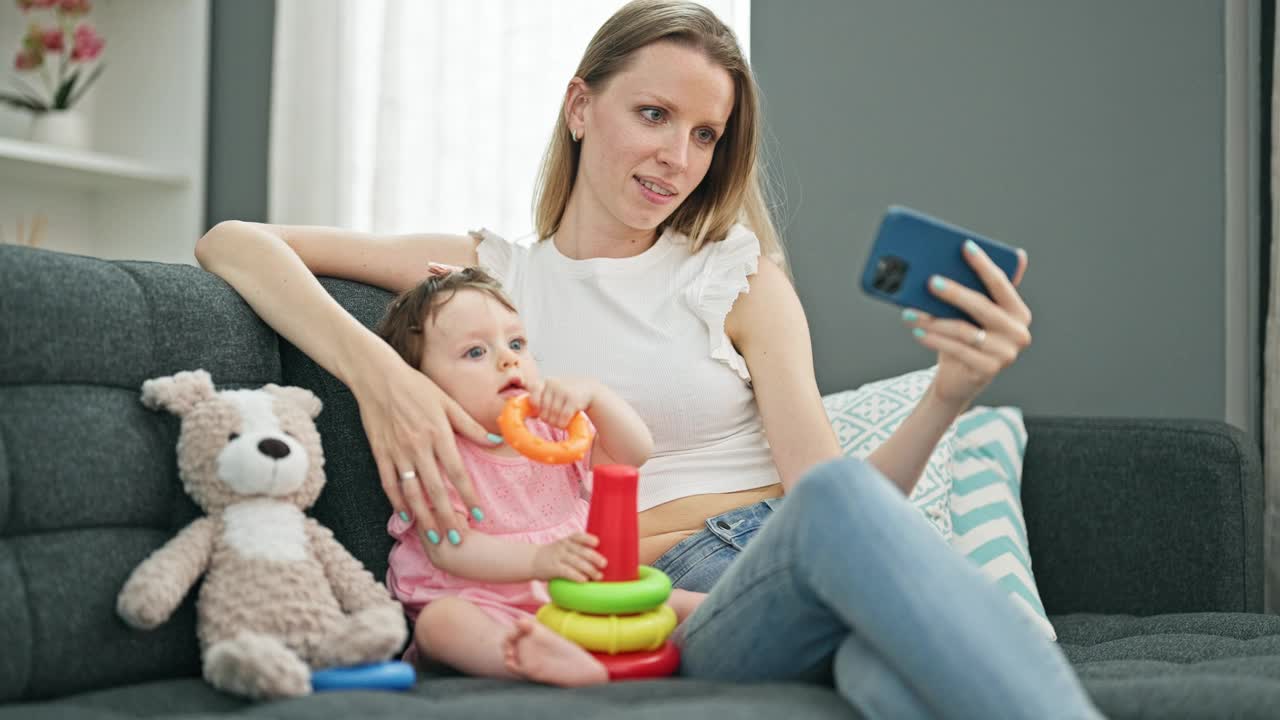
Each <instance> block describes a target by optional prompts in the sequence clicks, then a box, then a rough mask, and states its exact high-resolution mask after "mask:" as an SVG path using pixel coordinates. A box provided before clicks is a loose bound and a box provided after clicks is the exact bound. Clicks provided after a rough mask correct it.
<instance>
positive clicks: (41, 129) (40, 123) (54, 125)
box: [30, 110, 89, 150]
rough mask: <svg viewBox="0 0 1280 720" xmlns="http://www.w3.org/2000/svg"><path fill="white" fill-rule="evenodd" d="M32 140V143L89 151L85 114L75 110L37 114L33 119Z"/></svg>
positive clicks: (87, 126)
mask: <svg viewBox="0 0 1280 720" xmlns="http://www.w3.org/2000/svg"><path fill="white" fill-rule="evenodd" d="M30 139H31V141H32V142H38V143H47V144H49V145H59V146H61V147H68V148H75V149H78V150H87V149H88V148H89V123H88V122H87V118H86V117H85V116H84V115H83V114H81V113H79V112H77V111H75V110H50V111H49V112H43V113H36V114H35V115H34V116H33V117H32V118H31V134H30Z"/></svg>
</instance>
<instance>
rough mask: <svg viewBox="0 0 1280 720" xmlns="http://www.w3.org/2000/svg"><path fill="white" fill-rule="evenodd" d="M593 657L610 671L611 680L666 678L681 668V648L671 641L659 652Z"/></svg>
mask: <svg viewBox="0 0 1280 720" xmlns="http://www.w3.org/2000/svg"><path fill="white" fill-rule="evenodd" d="M591 656H592V657H594V658H595V659H597V660H599V661H600V662H601V663H603V664H604V667H605V669H606V670H608V671H609V679H610V680H640V679H644V678H659V677H666V676H668V675H672V674H674V673H675V671H676V670H677V669H679V667H680V648H678V647H676V645H675V643H672V642H671V641H670V640H668V641H667V642H665V643H663V644H662V647H660V648H658V649H657V650H650V651H648V652H629V653H618V654H617V655H610V654H608V653H595V652H593V653H591Z"/></svg>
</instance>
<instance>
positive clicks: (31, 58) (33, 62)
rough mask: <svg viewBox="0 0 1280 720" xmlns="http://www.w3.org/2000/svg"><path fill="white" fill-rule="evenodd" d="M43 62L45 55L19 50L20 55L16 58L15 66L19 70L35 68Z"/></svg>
mask: <svg viewBox="0 0 1280 720" xmlns="http://www.w3.org/2000/svg"><path fill="white" fill-rule="evenodd" d="M43 63H44V56H43V55H39V54H36V53H32V52H29V51H26V50H22V51H19V52H18V56H17V57H16V58H14V60H13V67H14V68H15V69H17V70H35V69H36V68H38V67H40V65H41V64H43Z"/></svg>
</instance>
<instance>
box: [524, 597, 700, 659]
mask: <svg viewBox="0 0 1280 720" xmlns="http://www.w3.org/2000/svg"><path fill="white" fill-rule="evenodd" d="M537 618H538V622H540V623H542V624H543V625H546V626H547V627H549V628H551V629H552V630H554V631H556V633H558V634H559V635H560V636H562V637H565V638H567V639H569V640H572V641H573V642H575V643H577V644H578V645H580V646H582V647H583V648H585V649H587V650H591V651H594V652H603V653H609V654H610V655H616V654H618V653H622V652H631V651H633V650H657V649H658V648H660V647H662V644H663V643H664V642H666V640H667V636H668V635H670V634H671V631H672V630H675V629H676V611H675V610H672V609H671V606H670V605H663V606H662V607H660V608H658V609H657V610H650V611H649V612H647V613H641V614H640V615H584V614H582V613H578V612H574V611H572V610H563V609H561V608H558V607H556V606H555V605H552V604H547V605H543V606H542V607H541V608H539V609H538V615H537Z"/></svg>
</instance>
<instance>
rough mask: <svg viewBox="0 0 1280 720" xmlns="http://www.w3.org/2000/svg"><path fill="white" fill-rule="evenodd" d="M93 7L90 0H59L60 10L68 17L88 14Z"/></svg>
mask: <svg viewBox="0 0 1280 720" xmlns="http://www.w3.org/2000/svg"><path fill="white" fill-rule="evenodd" d="M92 9H93V5H92V4H91V3H90V2H89V0H58V12H59V13H60V14H62V15H65V16H67V17H79V16H81V15H88V14H89V11H90V10H92Z"/></svg>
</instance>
